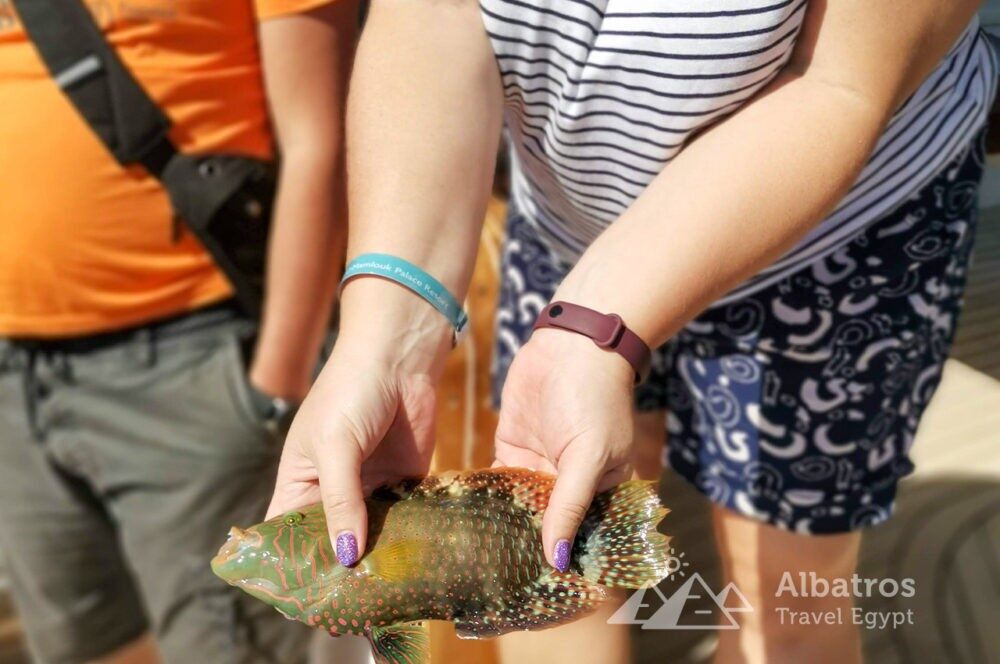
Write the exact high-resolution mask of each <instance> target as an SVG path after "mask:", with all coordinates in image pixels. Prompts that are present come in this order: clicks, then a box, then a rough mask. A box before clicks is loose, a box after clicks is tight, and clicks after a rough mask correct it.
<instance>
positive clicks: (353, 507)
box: [316, 445, 368, 567]
mask: <svg viewBox="0 0 1000 664" xmlns="http://www.w3.org/2000/svg"><path fill="white" fill-rule="evenodd" d="M340 451H341V452H342V454H338V455H319V457H318V458H317V459H316V470H317V474H318V475H319V487H320V496H321V498H322V500H323V511H324V513H325V514H326V523H327V527H328V529H329V531H330V539H331V541H332V542H333V547H334V550H335V551H336V553H337V561H338V562H340V564H341V565H344V566H345V567H352V566H353V565H354V564H355V563H357V562H358V560H360V559H361V556H362V555H363V554H364V551H365V545H366V543H367V539H368V538H367V535H368V513H367V510H366V509H365V497H364V493H363V490H362V487H361V450H360V449H359V448H358V447H357V446H356V445H349V446H346V445H345V446H343V448H342V449H341V450H340Z"/></svg>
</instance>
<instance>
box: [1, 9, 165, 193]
mask: <svg viewBox="0 0 1000 664" xmlns="http://www.w3.org/2000/svg"><path fill="white" fill-rule="evenodd" d="M12 2H13V4H14V6H15V7H16V8H17V13H18V14H19V16H20V18H21V24H22V25H23V26H24V30H25V32H26V33H27V35H28V37H29V38H30V39H31V41H32V43H34V45H35V48H36V49H37V50H38V53H39V55H40V56H41V58H42V60H43V61H44V62H45V66H46V68H48V70H49V74H50V75H51V76H52V79H53V80H54V81H55V83H56V85H58V86H59V87H60V89H62V91H63V93H65V95H66V96H67V97H68V98H69V100H70V101H71V102H72V104H73V106H74V107H76V110H77V111H78V112H79V113H80V115H82V116H83V118H84V120H86V122H87V124H88V125H90V128H91V129H92V130H93V131H94V133H95V134H96V135H97V136H98V138H100V139H101V142H103V143H104V145H105V146H106V147H107V149H108V151H109V152H111V154H112V155H114V158H115V159H116V160H117V161H118V163H120V164H122V165H123V166H126V165H130V164H142V165H143V166H144V167H145V168H146V170H148V171H149V172H150V173H151V174H152V175H153V176H155V177H157V178H158V177H160V175H161V173H162V172H163V169H164V167H165V166H166V164H167V162H169V161H170V160H171V159H172V158H173V156H174V155H175V154H176V153H177V149H176V147H175V146H174V145H173V143H172V142H171V141H170V138H169V135H168V132H169V130H170V119H169V118H168V117H167V116H166V114H164V113H163V111H161V110H160V108H159V106H157V105H156V103H155V102H154V101H153V100H152V99H151V98H150V97H149V95H148V94H146V91H145V90H144V89H143V88H142V86H141V85H139V83H138V81H136V80H135V78H134V77H133V76H132V74H131V72H129V70H128V69H127V68H126V67H125V65H124V64H123V63H122V61H121V60H120V59H119V57H118V54H117V53H115V51H114V49H113V48H111V45H110V44H108V42H107V39H105V37H104V33H103V31H102V30H101V28H100V27H99V26H98V25H97V23H95V22H94V18H93V16H92V15H91V13H90V10H89V9H87V7H86V6H85V5H84V4H83V2H82V0H12Z"/></svg>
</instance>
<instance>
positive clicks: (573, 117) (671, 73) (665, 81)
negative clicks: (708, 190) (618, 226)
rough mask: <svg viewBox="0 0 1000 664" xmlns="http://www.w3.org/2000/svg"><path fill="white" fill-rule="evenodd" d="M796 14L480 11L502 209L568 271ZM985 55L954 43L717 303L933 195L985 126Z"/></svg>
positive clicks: (521, 5) (775, 7)
mask: <svg viewBox="0 0 1000 664" xmlns="http://www.w3.org/2000/svg"><path fill="white" fill-rule="evenodd" d="M807 1H808V0H480V5H481V8H482V12H483V18H484V20H485V24H486V30H487V32H488V34H489V37H490V40H491V41H492V43H493V49H494V51H495V53H496V57H497V61H498V63H499V66H500V72H501V74H502V78H503V83H504V91H505V98H506V122H507V128H508V132H509V134H510V138H511V142H512V145H513V159H512V162H513V181H512V197H513V203H514V205H515V206H516V207H517V209H518V210H519V211H520V212H521V213H523V214H524V215H525V217H526V218H527V219H528V220H529V222H531V223H533V224H534V225H535V226H536V227H537V228H538V229H539V231H540V235H541V237H542V238H543V239H544V240H545V241H546V242H547V243H548V244H549V245H551V248H552V250H553V252H554V253H555V254H556V256H557V257H559V258H560V259H561V260H562V261H564V262H565V263H566V264H567V265H568V264H572V263H575V262H576V260H577V258H579V256H580V254H581V253H582V252H583V250H584V249H586V247H587V246H588V245H589V244H590V243H591V242H593V240H594V239H595V238H596V237H597V236H598V235H599V234H600V233H601V231H602V230H603V229H604V228H605V227H607V225H608V224H610V223H611V222H613V221H614V220H615V219H616V218H618V217H619V216H620V215H621V214H622V212H624V211H625V210H626V209H627V208H628V207H629V206H630V205H631V204H632V202H633V201H634V200H635V199H636V198H637V197H638V196H639V195H640V194H641V193H642V192H643V190H644V189H645V188H646V186H647V185H648V184H649V183H650V182H651V181H652V180H653V178H655V177H656V175H657V174H658V173H659V172H660V171H661V170H662V169H663V168H664V166H666V164H668V163H669V162H670V160H671V159H673V157H674V156H676V155H677V154H678V153H679V152H680V151H681V150H682V149H683V147H684V144H685V142H686V141H687V140H688V139H689V138H691V136H692V135H693V134H694V133H695V132H697V131H698V130H699V129H701V128H704V127H705V126H707V125H708V124H710V123H712V122H713V121H715V120H717V119H719V118H720V117H722V116H724V115H726V114H729V113H732V112H733V111H735V110H737V109H739V108H740V106H741V105H742V104H744V103H745V102H746V101H747V100H749V99H750V98H751V97H753V96H754V94H756V93H757V92H758V91H759V90H760V89H761V88H763V87H764V86H765V85H766V84H767V83H768V82H769V81H770V80H771V79H772V78H773V77H774V76H775V75H776V74H777V72H778V71H779V70H780V69H781V67H782V66H783V65H784V64H785V62H787V60H788V58H789V56H790V55H791V51H792V47H793V46H794V44H795V39H796V37H797V35H798V32H799V29H800V27H801V25H802V20H803V16H804V14H805V9H806V4H807ZM997 71H998V66H997V62H996V60H995V55H994V54H993V51H992V49H991V48H990V47H989V45H988V43H987V42H986V40H985V37H984V36H983V35H982V33H981V32H980V29H979V23H978V19H977V20H975V21H973V23H972V24H971V25H970V26H969V27H968V28H967V29H966V31H965V32H964V33H963V35H962V36H961V38H960V39H959V40H958V42H957V43H956V45H955V46H954V47H953V48H952V49H951V51H950V52H949V54H948V55H947V57H945V58H944V60H943V61H942V62H941V64H940V66H938V68H937V69H936V70H935V71H934V72H933V73H932V74H931V75H930V76H929V77H928V79H927V80H926V81H925V82H924V83H923V85H922V86H921V87H920V88H919V89H918V90H917V92H916V93H915V94H913V96H912V97H911V98H910V99H909V100H908V101H907V102H906V103H905V104H904V105H903V106H902V107H901V108H900V110H899V111H898V112H897V113H896V115H895V116H894V117H893V119H892V121H891V123H890V124H889V126H888V128H887V129H886V131H885V134H884V135H883V136H882V138H881V140H880V141H879V143H878V145H877V147H876V149H875V152H874V154H873V155H872V157H871V159H870V161H869V163H868V165H867V166H866V167H865V169H864V171H863V172H862V174H861V176H860V177H859V179H858V181H857V183H856V184H855V185H854V187H853V189H852V190H851V191H850V193H849V194H848V195H847V196H846V197H845V198H844V200H843V201H842V202H841V204H840V205H839V207H837V209H836V210H835V211H834V212H833V213H832V214H831V215H830V216H829V217H827V218H826V219H825V220H824V221H823V222H821V223H820V224H819V225H818V226H817V227H816V228H815V229H814V230H813V231H812V232H811V233H810V234H809V235H808V236H807V237H806V238H805V239H804V240H803V241H802V242H800V243H799V244H798V245H797V246H796V247H795V248H793V249H792V250H791V251H790V252H788V253H787V254H786V255H785V256H784V257H782V258H781V259H779V260H778V261H777V262H776V263H774V264H773V265H771V266H770V267H768V268H767V269H765V270H763V271H762V272H761V273H760V274H758V275H756V276H755V277H753V278H752V279H750V280H749V281H747V282H746V283H744V284H743V285H741V286H740V287H738V288H737V289H735V290H734V291H733V292H731V293H730V294H729V295H727V296H726V298H724V300H723V301H730V300H732V299H735V298H737V297H741V296H744V295H746V294H748V293H751V292H753V291H755V290H758V289H760V288H763V287H765V286H767V285H769V284H772V283H774V282H775V281H778V280H779V279H781V278H783V277H785V276H787V275H788V274H790V273H792V272H793V271H795V270H797V269H799V268H801V267H802V266H803V265H805V264H807V263H809V262H812V261H814V260H816V259H817V258H820V257H823V256H826V255H829V254H830V253H832V252H834V251H836V250H837V249H838V248H839V247H841V246H843V245H844V244H846V243H847V242H848V241H849V240H850V239H851V238H852V237H853V236H854V235H856V234H857V233H858V232H859V231H860V230H861V229H863V228H864V227H865V226H866V225H867V224H869V223H871V222H873V221H875V220H876V219H878V218H880V217H882V216H883V215H885V214H886V213H887V212H890V211H891V210H892V209H893V208H894V207H896V206H898V205H899V204H900V203H901V202H903V201H904V200H906V199H907V198H908V197H909V196H910V195H912V194H913V193H915V192H916V191H918V190H919V189H920V188H921V187H922V186H923V185H924V184H925V183H926V182H928V181H929V180H930V179H932V178H933V177H934V176H935V175H936V174H937V173H938V172H939V171H940V170H941V169H942V168H943V167H944V166H945V165H946V164H947V163H948V161H949V160H950V159H951V158H952V157H954V156H956V154H957V153H958V152H959V151H960V150H962V149H963V148H964V147H965V146H967V145H968V144H969V142H970V140H972V138H973V137H974V136H975V135H976V134H977V132H978V131H979V129H981V128H982V126H983V125H984V124H985V122H986V116H987V112H988V110H989V105H990V102H991V100H992V98H993V94H994V91H995V87H996V78H997Z"/></svg>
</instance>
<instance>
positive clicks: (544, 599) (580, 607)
mask: <svg viewBox="0 0 1000 664" xmlns="http://www.w3.org/2000/svg"><path fill="white" fill-rule="evenodd" d="M605 599H607V593H606V592H605V590H604V588H602V587H600V586H598V585H594V584H592V583H591V582H589V581H587V580H586V579H585V578H583V577H582V576H580V575H579V574H573V573H562V572H557V571H556V570H552V571H551V572H549V573H548V574H546V575H545V576H543V577H542V578H540V579H539V580H538V582H537V583H536V584H535V585H534V586H533V587H532V588H531V590H530V592H529V595H528V596H527V597H525V598H524V599H522V600H520V601H518V600H511V601H508V602H506V603H505V605H504V606H502V607H494V608H491V609H488V610H485V611H482V612H480V613H479V614H478V615H475V616H471V615H466V616H463V617H462V619H461V620H459V621H457V622H456V623H455V632H456V633H457V634H458V637H459V638H460V639H486V638H491V637H494V636H501V635H503V634H507V633H508V632H518V631H526V630H536V629H545V628H547V627H555V626H556V625H560V624H562V623H568V622H572V621H574V620H576V619H578V618H582V617H583V616H585V615H587V614H588V613H591V612H592V611H593V610H594V609H596V608H597V607H598V605H600V604H601V603H602V602H603V601H604V600H605Z"/></svg>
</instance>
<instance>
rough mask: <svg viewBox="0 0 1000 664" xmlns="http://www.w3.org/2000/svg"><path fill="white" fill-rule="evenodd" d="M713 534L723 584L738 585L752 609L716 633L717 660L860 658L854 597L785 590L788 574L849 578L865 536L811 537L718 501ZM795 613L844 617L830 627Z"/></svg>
mask: <svg viewBox="0 0 1000 664" xmlns="http://www.w3.org/2000/svg"><path fill="white" fill-rule="evenodd" d="M712 521H713V526H714V530H715V538H716V542H717V544H718V547H719V554H720V558H721V560H722V571H723V576H724V578H725V584H726V585H728V584H729V583H734V584H735V585H736V587H737V588H739V590H740V592H742V593H743V595H744V596H745V597H746V599H747V601H748V602H749V604H750V606H752V607H753V610H752V611H748V612H739V613H737V612H734V613H732V614H731V616H732V617H733V618H734V619H735V620H736V622H737V623H738V624H739V629H723V630H719V646H718V650H717V651H716V655H715V661H716V662H717V663H718V664H736V663H741V662H762V663H763V662H810V663H815V664H823V663H824V662H830V664H851V663H852V662H860V661H861V642H860V639H859V637H858V630H857V627H856V626H855V625H854V623H853V622H852V620H851V608H852V605H853V603H852V599H851V598H850V597H835V596H833V594H832V593H830V594H828V595H826V596H824V597H796V596H794V595H792V594H790V593H788V592H780V593H779V590H780V589H781V581H782V579H783V578H785V575H786V574H790V575H791V578H793V579H795V582H796V583H798V579H799V573H800V572H801V573H804V574H815V575H816V577H817V578H820V579H826V580H828V581H832V580H834V579H849V578H851V575H852V574H854V568H855V566H856V565H857V559H858V547H859V545H860V542H861V535H860V533H845V534H842V535H827V536H825V537H809V536H806V535H796V534H793V533H789V532H786V531H783V530H778V529H777V528H775V527H773V526H768V525H766V524H763V523H761V522H759V521H754V520H752V519H748V518H747V517H745V516H741V515H739V514H736V513H735V512H733V511H731V510H727V509H724V508H721V507H718V506H715V507H714V508H713V510H712ZM792 612H796V613H797V614H798V615H805V614H804V613H800V612H809V615H819V614H824V615H826V613H827V612H833V613H832V614H830V615H836V616H839V617H840V619H839V620H837V621H835V622H834V623H833V624H828V623H826V622H821V623H820V624H818V625H809V626H803V625H802V624H800V623H798V622H794V621H793V619H792V618H791V615H792Z"/></svg>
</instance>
